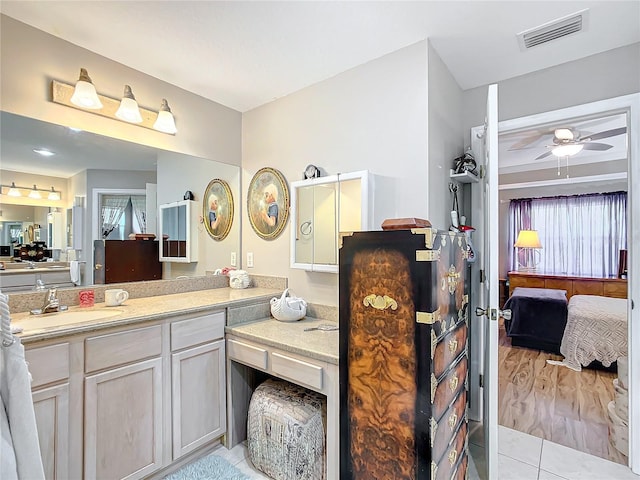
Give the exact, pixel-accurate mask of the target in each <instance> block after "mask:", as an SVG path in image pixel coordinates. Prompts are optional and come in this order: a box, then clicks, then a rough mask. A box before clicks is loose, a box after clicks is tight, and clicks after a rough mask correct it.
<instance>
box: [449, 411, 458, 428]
mask: <svg viewBox="0 0 640 480" xmlns="http://www.w3.org/2000/svg"><path fill="white" fill-rule="evenodd" d="M447 423H449V428H450V429H451V430H452V431H453V427H455V426H456V423H458V415H457V414H456V412H453V413H452V414H451V415H449V421H448V422H447Z"/></svg>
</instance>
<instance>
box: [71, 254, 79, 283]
mask: <svg viewBox="0 0 640 480" xmlns="http://www.w3.org/2000/svg"><path fill="white" fill-rule="evenodd" d="M69 275H71V282H72V283H73V284H75V285H78V284H79V283H80V262H78V261H77V260H72V261H70V262H69Z"/></svg>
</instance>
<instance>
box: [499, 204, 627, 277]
mask: <svg viewBox="0 0 640 480" xmlns="http://www.w3.org/2000/svg"><path fill="white" fill-rule="evenodd" d="M626 211H627V193H626V192H613V193H602V194H589V195H572V196H561V197H547V198H530V199H517V200H511V203H510V205H509V245H511V246H512V245H513V244H514V243H515V240H516V238H517V235H518V232H519V231H520V230H522V229H527V230H529V229H531V230H537V231H538V235H539V237H540V242H541V243H542V250H540V263H539V264H538V267H537V268H538V271H540V272H543V273H546V274H556V275H572V276H587V277H611V276H616V275H617V273H618V256H619V253H620V250H625V249H626V248H627V214H626ZM509 265H510V269H511V270H515V269H517V259H516V255H515V249H514V248H511V249H510V259H509Z"/></svg>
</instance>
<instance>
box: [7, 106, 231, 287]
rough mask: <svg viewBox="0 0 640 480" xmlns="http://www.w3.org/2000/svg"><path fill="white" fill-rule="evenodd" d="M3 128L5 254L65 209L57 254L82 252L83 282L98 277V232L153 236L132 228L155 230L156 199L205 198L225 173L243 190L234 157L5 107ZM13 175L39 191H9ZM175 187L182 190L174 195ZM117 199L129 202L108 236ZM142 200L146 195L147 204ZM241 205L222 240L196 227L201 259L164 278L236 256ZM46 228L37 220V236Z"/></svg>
mask: <svg viewBox="0 0 640 480" xmlns="http://www.w3.org/2000/svg"><path fill="white" fill-rule="evenodd" d="M0 132H1V135H0V142H1V143H0V145H1V154H2V163H1V165H0V180H1V183H2V185H3V187H2V207H0V228H1V229H2V232H0V246H2V247H3V248H2V252H0V253H1V255H0V256H2V257H3V260H4V261H5V264H6V263H7V262H8V261H10V260H9V258H8V257H10V255H11V254H12V252H10V250H11V245H12V244H14V243H15V242H22V243H26V242H27V241H28V240H30V238H29V233H30V230H29V228H28V227H29V226H31V225H33V226H34V227H35V226H37V225H39V226H41V227H42V228H43V229H44V228H45V227H46V223H47V215H48V214H50V213H52V212H56V214H58V213H59V214H60V216H61V217H62V221H61V222H60V224H61V225H62V227H61V228H63V229H64V232H63V236H62V238H63V239H64V245H63V248H62V249H60V252H55V255H56V256H58V255H60V260H63V261H64V260H65V259H71V258H72V257H76V258H77V259H78V260H80V261H81V262H82V269H83V274H82V279H81V282H80V283H81V284H82V285H90V284H92V283H93V282H94V280H93V279H94V275H93V269H94V256H93V250H94V243H93V242H94V241H95V240H102V239H108V240H113V239H115V238H117V239H119V240H122V241H125V242H126V241H148V240H127V238H128V236H129V234H131V233H140V232H138V230H140V225H141V223H144V224H145V231H144V232H142V233H153V234H156V237H158V232H157V231H156V230H157V206H158V204H160V203H164V202H167V201H173V200H182V194H183V193H184V191H185V190H191V191H193V193H194V194H195V195H196V200H199V201H201V197H200V195H202V194H204V191H205V190H206V187H207V184H208V182H209V181H210V180H211V178H214V177H218V178H222V179H224V180H225V181H226V182H227V183H228V184H229V187H230V189H231V192H232V195H233V196H234V198H241V196H240V168H239V167H238V166H237V165H230V164H225V163H222V162H217V161H212V160H208V159H202V158H196V157H191V156H188V155H183V154H178V153H175V152H167V151H164V150H160V149H156V148H152V147H148V146H144V145H140V144H135V143H131V142H126V141H122V140H118V139H115V138H111V137H106V136H102V135H96V134H93V133H89V132H85V131H81V130H77V129H72V128H68V127H65V126H62V125H56V124H52V123H47V122H42V121H40V120H35V119H32V118H27V117H23V116H20V115H15V114H12V113H8V112H0ZM37 149H47V150H49V151H51V152H52V153H54V155H51V156H48V157H45V156H42V155H40V154H38V153H36V152H35V151H34V150H37ZM191 170H194V172H192V171H191ZM12 183H15V185H16V186H19V187H28V188H30V189H32V188H33V187H34V185H36V186H37V189H38V190H40V191H41V192H40V193H41V198H40V199H34V198H30V197H29V196H28V193H29V191H28V188H25V190H23V191H22V192H21V193H22V196H20V197H9V196H8V195H7V193H8V189H9V187H10V186H11V184H12ZM183 185H184V186H183ZM52 187H53V189H54V190H55V191H57V192H59V193H60V195H61V198H60V199H59V200H56V199H53V200H52V199H49V198H48V197H49V196H48V193H47V192H46V190H51V189H52ZM174 190H175V191H174ZM178 191H179V192H180V195H179V197H180V198H177V197H178ZM174 197H175V198H174ZM109 202H111V203H109ZM118 202H121V203H122V204H123V205H124V208H123V209H122V210H123V212H124V213H123V215H122V216H118V218H117V219H116V218H115V215H113V216H112V217H113V218H110V219H109V221H110V222H111V225H108V227H109V228H108V229H107V230H109V235H108V236H107V237H104V236H103V235H104V231H105V225H104V222H103V221H102V217H103V214H102V213H103V212H102V211H103V210H104V204H108V205H109V206H110V208H111V209H112V210H114V209H115V207H113V205H115V204H118ZM140 202H144V207H143V206H141V203H140ZM111 204H113V205H111ZM118 205H119V204H118ZM72 207H74V208H72ZM78 207H79V208H78ZM239 210H240V209H239V208H238V213H237V216H238V218H236V219H234V222H233V224H232V228H231V231H230V232H229V235H228V236H227V237H226V238H225V239H224V241H222V242H216V241H214V240H213V239H211V238H210V237H209V235H208V234H207V232H206V230H205V229H204V226H203V225H202V228H198V229H197V234H198V237H199V240H200V249H201V251H200V255H199V258H200V260H201V262H200V265H193V266H192V267H191V268H190V270H188V271H180V270H177V271H176V272H172V271H171V269H168V271H165V274H164V278H172V277H173V276H176V275H178V274H180V275H182V274H187V275H203V274H205V273H206V271H208V270H215V269H216V268H223V267H225V266H228V265H229V259H230V258H231V257H232V256H235V255H238V257H239V252H240V227H239V224H240V221H239V215H240V213H239ZM79 224H81V228H78V227H79ZM5 232H6V234H5ZM45 233H46V232H44V230H42V231H38V229H37V227H35V228H34V234H33V235H34V240H36V239H35V236H38V237H39V238H40V239H45V238H46V235H45ZM14 237H15V238H14ZM79 237H81V238H79ZM78 240H80V241H78ZM71 250H73V251H71ZM65 253H69V255H68V256H66V255H65ZM116 261H117V260H116ZM6 272H7V271H5V272H3V274H5V273H6Z"/></svg>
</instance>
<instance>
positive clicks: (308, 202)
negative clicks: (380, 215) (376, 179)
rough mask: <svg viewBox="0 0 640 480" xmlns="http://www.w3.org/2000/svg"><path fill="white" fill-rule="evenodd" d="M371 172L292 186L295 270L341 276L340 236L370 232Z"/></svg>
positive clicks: (333, 176)
mask: <svg viewBox="0 0 640 480" xmlns="http://www.w3.org/2000/svg"><path fill="white" fill-rule="evenodd" d="M370 178H371V177H370V175H369V173H368V172H367V171H360V172H352V173H347V174H338V175H331V176H327V177H320V178H314V179H309V180H301V181H299V182H292V183H291V187H292V192H291V212H292V227H291V268H299V269H303V270H309V271H314V272H333V273H337V272H338V247H339V244H338V243H339V237H340V233H345V232H354V231H362V230H368V229H370V228H371V225H370V221H369V200H368V194H369V185H370Z"/></svg>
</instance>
